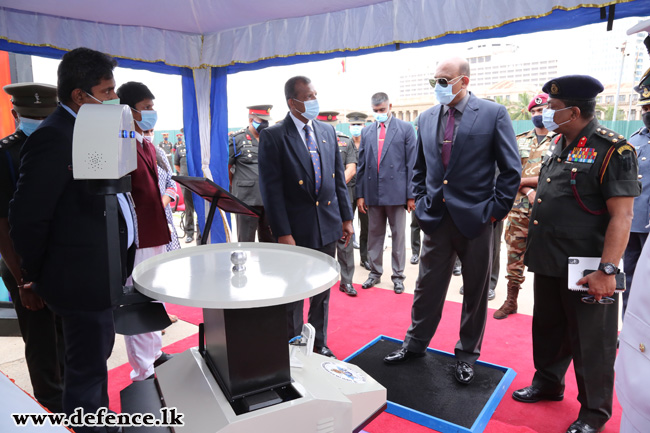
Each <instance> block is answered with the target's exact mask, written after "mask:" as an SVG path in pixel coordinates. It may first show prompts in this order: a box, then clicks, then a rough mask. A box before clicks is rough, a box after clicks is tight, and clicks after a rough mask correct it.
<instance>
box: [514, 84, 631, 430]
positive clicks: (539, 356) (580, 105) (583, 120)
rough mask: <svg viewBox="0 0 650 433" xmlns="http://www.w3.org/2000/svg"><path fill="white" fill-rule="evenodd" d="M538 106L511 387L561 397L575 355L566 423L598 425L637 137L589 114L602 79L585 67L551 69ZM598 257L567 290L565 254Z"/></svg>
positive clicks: (519, 394)
mask: <svg viewBox="0 0 650 433" xmlns="http://www.w3.org/2000/svg"><path fill="white" fill-rule="evenodd" d="M542 90H543V91H544V92H546V93H548V94H549V96H550V97H549V99H548V108H546V109H545V110H544V112H543V114H542V120H543V122H544V126H545V127H546V129H548V130H549V131H555V132H557V133H558V134H559V135H558V136H556V137H555V138H554V139H553V140H552V143H551V147H550V150H549V152H548V154H547V157H546V158H545V159H544V161H543V162H542V167H541V170H540V174H539V182H538V186H537V191H536V194H535V205H534V206H533V208H532V213H531V215H530V226H529V229H528V230H529V231H528V240H527V245H526V255H525V257H524V264H526V266H528V269H529V270H530V271H531V272H534V273H535V282H534V296H535V310H534V312H533V359H534V362H535V369H536V371H535V376H534V377H533V381H532V384H531V385H530V386H527V387H525V388H522V389H520V390H517V391H515V392H514V393H513V394H512V397H513V398H514V399H515V400H518V401H521V402H524V403H535V402H538V401H540V400H553V401H559V400H562V399H563V398H564V376H565V374H566V371H567V369H568V367H569V364H570V362H571V361H572V360H573V364H574V369H575V375H576V381H577V383H578V401H580V404H581V407H580V413H579V414H578V419H577V420H576V421H575V422H574V423H573V424H571V426H569V428H568V430H567V433H592V432H599V431H602V429H603V428H604V426H605V423H606V422H607V420H609V418H610V417H611V415H612V398H613V388H614V361H615V359H616V340H617V330H618V307H619V306H618V295H615V294H614V290H615V288H616V280H615V276H616V275H615V274H617V273H618V269H617V268H616V264H618V263H619V261H620V260H621V256H622V255H623V251H624V250H625V246H626V244H627V240H628V237H629V233H630V226H631V223H632V214H633V204H634V197H636V196H638V195H639V194H640V192H641V184H640V182H639V181H638V180H637V172H638V165H637V158H636V154H635V152H634V147H633V146H632V145H630V144H628V143H627V142H626V141H625V138H624V137H623V136H622V135H619V134H617V133H615V132H614V131H610V130H608V129H606V128H603V127H602V126H600V125H599V123H598V121H597V120H596V118H595V117H594V114H595V107H596V96H597V95H598V94H599V93H600V92H602V91H603V86H602V84H601V83H600V82H599V81H598V80H596V79H595V78H592V77H590V76H587V75H573V76H564V77H559V78H554V79H552V80H551V81H549V82H548V83H546V84H545V85H544V87H543V88H542ZM572 256H574V257H600V262H601V263H600V266H599V267H598V270H597V271H595V272H593V273H591V274H589V275H587V276H586V277H584V278H582V279H580V280H578V282H577V283H578V284H587V285H588V287H589V289H588V290H589V292H588V293H589V295H591V296H593V298H592V297H586V296H585V294H584V292H574V291H570V290H568V258H569V257H572Z"/></svg>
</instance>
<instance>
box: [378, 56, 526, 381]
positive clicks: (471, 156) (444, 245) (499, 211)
mask: <svg viewBox="0 0 650 433" xmlns="http://www.w3.org/2000/svg"><path fill="white" fill-rule="evenodd" d="M469 74H470V71H469V64H468V62H467V61H466V60H464V59H460V58H452V59H449V60H446V61H443V62H441V63H440V64H439V65H438V67H437V69H436V77H435V78H434V79H433V80H431V83H432V85H434V86H435V92H436V97H437V98H438V101H439V102H440V105H436V106H434V107H432V108H430V109H428V110H427V111H425V112H424V113H422V114H421V115H420V121H419V130H418V132H419V134H418V142H417V158H416V163H415V167H414V169H413V185H412V186H413V193H414V194H415V200H416V210H415V215H416V217H417V219H418V221H419V223H420V228H421V229H422V231H423V232H424V233H425V236H424V239H423V242H422V255H421V259H420V272H419V275H418V280H417V282H416V287H415V296H414V299H413V307H412V312H411V317H412V323H411V326H410V328H409V330H408V331H407V333H406V338H405V339H404V344H403V347H402V348H401V349H400V350H398V351H395V352H393V353H391V354H389V355H387V356H386V357H385V358H384V361H385V362H386V363H388V364H397V363H401V362H404V361H407V360H409V359H412V358H418V357H422V356H424V352H425V350H426V348H427V346H428V345H429V342H430V341H431V338H432V337H433V335H434V334H435V331H436V328H437V326H438V323H439V322H440V317H441V315H442V308H443V306H444V302H445V297H446V295H447V289H448V288H449V280H450V279H451V274H452V270H453V267H454V262H455V260H456V256H459V257H460V259H461V261H462V263H463V267H464V269H466V270H468V272H463V285H464V287H465V296H464V297H463V312H462V317H461V325H460V339H459V340H458V343H456V348H455V355H456V366H455V369H454V376H455V378H456V380H457V381H459V382H460V383H463V384H468V383H470V382H471V381H472V379H473V378H474V368H473V365H474V363H475V362H476V360H477V359H478V357H479V354H480V350H481V343H482V341H483V333H484V331H485V321H486V318H487V301H488V288H489V282H490V269H491V266H492V230H493V224H494V223H495V222H496V221H501V220H502V219H504V218H505V217H506V215H508V212H509V211H510V208H511V207H512V203H513V201H514V198H515V195H516V194H517V190H518V188H519V181H520V179H521V161H520V159H519V153H518V151H517V140H516V138H515V133H514V130H513V128H512V123H511V121H510V117H509V116H508V112H507V111H506V109H505V107H504V106H502V105H499V104H496V103H494V102H491V101H486V100H483V99H479V98H477V97H476V96H474V95H473V94H471V93H470V92H469V91H468V90H467V86H468V84H469ZM497 168H498V170H499V174H498V176H496V171H495V170H496V169H497ZM495 260H498V258H495Z"/></svg>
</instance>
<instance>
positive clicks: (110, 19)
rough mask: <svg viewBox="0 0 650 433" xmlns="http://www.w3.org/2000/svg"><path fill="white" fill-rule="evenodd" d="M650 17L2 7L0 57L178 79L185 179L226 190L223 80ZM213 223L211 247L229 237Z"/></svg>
mask: <svg viewBox="0 0 650 433" xmlns="http://www.w3.org/2000/svg"><path fill="white" fill-rule="evenodd" d="M649 15H650V1H648V0H609V1H606V0H592V3H589V4H584V3H582V0H517V1H513V0H388V1H377V0H329V1H327V2H321V1H318V0H308V1H302V2H296V1H295V0H273V1H268V0H247V1H245V2H241V1H236V0H136V1H134V0H111V1H109V2H99V1H96V0H65V1H55V2H52V1H44V0H2V3H1V6H0V50H4V51H11V52H16V53H22V54H33V55H38V56H43V57H52V58H60V57H61V56H62V55H63V53H65V52H66V51H70V50H72V49H74V48H77V47H80V46H85V47H89V48H92V49H95V50H98V51H102V52H105V53H107V54H109V55H111V56H113V57H116V58H118V59H120V60H119V64H120V66H125V67H130V68H137V69H148V70H151V71H155V72H164V73H171V74H180V75H182V77H183V79H182V83H183V123H184V127H185V136H186V144H187V150H188V169H189V172H190V175H194V176H207V177H209V178H211V179H213V180H214V181H215V182H216V183H218V184H219V185H221V186H224V187H227V186H228V168H227V160H228V147H227V141H226V140H227V138H226V137H227V131H228V130H227V122H228V117H227V107H228V104H227V94H226V93H227V86H226V83H227V76H228V74H230V73H235V72H238V71H242V70H254V69H259V68H265V67H269V66H276V65H286V64H294V63H301V62H307V61H315V60H322V59H326V58H332V57H341V56H354V55H360V54H367V53H371V52H377V51H389V50H396V49H400V48H401V47H417V46H426V45H436V44H443V43H455V42H463V41H468V40H472V39H485V38H496V37H504V36H510V35H515V34H522V33H531V32H537V31H542V30H554V29H565V28H570V27H578V26H582V25H586V24H592V23H597V22H607V23H608V26H611V25H612V21H613V20H614V19H615V18H626V17H632V16H640V17H645V16H649ZM603 28H604V25H603ZM195 203H196V210H197V213H198V216H199V224H200V225H201V229H203V221H204V215H205V208H204V203H203V202H202V201H201V200H196V201H195ZM216 220H217V221H215V223H214V225H213V226H212V233H213V235H212V237H211V241H212V242H222V241H224V240H227V239H228V231H227V230H226V229H225V226H226V220H225V217H223V218H221V219H219V218H217V219H216Z"/></svg>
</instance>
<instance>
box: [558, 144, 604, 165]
mask: <svg viewBox="0 0 650 433" xmlns="http://www.w3.org/2000/svg"><path fill="white" fill-rule="evenodd" d="M596 155H598V152H596V149H594V148H593V147H574V148H573V150H572V151H571V153H570V154H569V156H567V158H566V160H567V162H586V163H588V164H593V163H594V162H595V161H596Z"/></svg>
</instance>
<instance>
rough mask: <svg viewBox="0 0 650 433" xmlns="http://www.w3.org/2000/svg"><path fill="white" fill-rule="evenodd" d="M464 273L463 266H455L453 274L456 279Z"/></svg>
mask: <svg viewBox="0 0 650 433" xmlns="http://www.w3.org/2000/svg"><path fill="white" fill-rule="evenodd" d="M462 273H463V268H462V266H455V265H454V270H453V274H454V275H455V276H456V277H459V276H460V275H461V274H462Z"/></svg>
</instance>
